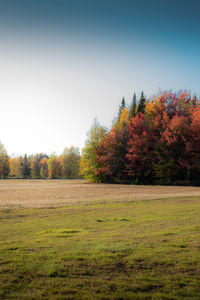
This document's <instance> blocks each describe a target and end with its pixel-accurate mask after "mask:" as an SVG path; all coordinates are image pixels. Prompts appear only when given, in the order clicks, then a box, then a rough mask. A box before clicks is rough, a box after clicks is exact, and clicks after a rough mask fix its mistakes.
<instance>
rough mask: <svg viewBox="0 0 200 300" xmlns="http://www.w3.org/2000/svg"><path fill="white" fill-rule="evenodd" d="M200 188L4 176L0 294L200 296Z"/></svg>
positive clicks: (45, 296)
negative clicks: (5, 178)
mask: <svg viewBox="0 0 200 300" xmlns="http://www.w3.org/2000/svg"><path fill="white" fill-rule="evenodd" d="M199 287H200V188H197V187H162V186H133V185H132V186H131V185H106V184H88V183H87V182H85V181H82V180H2V181H0V299H104V300H105V299H118V300H119V299H183V298H184V299H200V288H199Z"/></svg>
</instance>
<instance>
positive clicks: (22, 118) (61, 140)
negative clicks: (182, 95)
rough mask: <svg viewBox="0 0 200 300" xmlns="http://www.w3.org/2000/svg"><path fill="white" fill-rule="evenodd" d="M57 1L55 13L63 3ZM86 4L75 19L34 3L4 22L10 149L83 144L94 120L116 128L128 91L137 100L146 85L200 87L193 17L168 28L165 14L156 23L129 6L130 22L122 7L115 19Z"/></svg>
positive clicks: (0, 39) (1, 37)
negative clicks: (138, 16)
mask: <svg viewBox="0 0 200 300" xmlns="http://www.w3.org/2000/svg"><path fill="white" fill-rule="evenodd" d="M59 1H61V0H59ZM59 1H58V2H59ZM30 2H32V1H30ZM36 2H37V4H38V6H40V4H39V3H40V2H38V1H36ZM44 2H45V3H48V2H46V1H44ZM50 2H51V1H50ZM111 2H112V1H111ZM154 2H156V1H154ZM170 2H171V1H170ZM11 3H13V7H14V2H13V1H11ZM19 3H21V7H22V8H23V7H25V6H23V5H25V4H24V3H25V2H23V1H22V0H20V1H19ZM52 3H53V2H51V5H52V7H51V9H52V11H51V10H50V8H49V16H51V17H52V15H51V14H52V13H53V12H54V10H55V6H56V4H52ZM60 3H62V5H64V4H63V3H64V2H63V1H61V2H60ZM66 3H71V2H70V1H68V0H66ZM87 3H90V4H91V7H92V9H93V10H92V9H91V10H90V9H88V8H87V7H86V8H85V11H84V13H85V15H84V13H83V15H79V14H78V15H76V14H75V8H74V10H73V9H72V8H71V9H72V10H71V15H70V18H68V19H67V17H66V19H65V18H64V13H63V15H62V14H61V10H58V9H57V11H56V13H55V14H57V15H56V18H57V19H53V18H52V20H50V21H49V19H48V18H47V16H48V12H47V13H46V10H44V11H43V10H42V7H41V12H40V15H37V14H35V15H34V13H33V11H32V9H33V8H29V6H28V4H27V7H26V10H27V11H28V12H30V11H31V17H32V19H31V20H30V21H29V20H27V19H24V20H23V18H22V20H21V19H20V16H19V15H17V13H16V16H15V17H16V18H15V19H14V21H13V23H12V22H9V19H8V21H6V18H5V20H4V21H1V22H3V25H4V27H2V26H1V30H0V83H1V85H0V101H1V102H0V103H1V108H0V109H1V130H0V140H1V142H2V143H3V144H4V146H5V148H6V149H7V151H8V154H9V155H11V154H12V153H16V154H18V155H24V154H25V153H27V154H34V153H38V152H43V153H46V154H49V155H50V154H51V153H52V152H54V151H55V152H56V153H57V154H61V153H62V151H63V150H64V148H65V147H70V146H71V145H73V146H75V147H79V148H82V147H83V146H84V143H85V140H86V138H87V132H88V130H89V128H90V127H91V125H92V123H93V120H94V119H95V118H97V119H98V121H99V122H100V124H102V125H104V126H107V127H109V126H110V125H111V121H112V119H113V118H114V117H115V116H116V114H117V112H118V108H119V105H120V103H121V99H122V97H125V99H126V100H127V102H129V103H130V101H131V100H132V96H133V93H134V92H136V93H137V97H138V98H139V96H140V93H141V91H142V90H144V93H145V95H146V96H151V95H152V94H155V93H157V92H158V90H159V89H161V90H169V89H173V90H174V91H179V90H180V89H189V90H191V92H192V93H196V94H197V95H198V94H199V93H200V86H199V77H200V66H199V65H200V61H199V50H200V43H199V30H198V28H199V27H198V25H199V23H197V24H195V26H196V25H197V26H196V27H194V24H193V23H192V22H193V21H192V20H190V19H189V20H186V21H185V22H187V23H186V25H187V26H186V25H185V26H186V29H185V31H183V30H182V25H183V24H180V27H179V25H177V24H175V23H174V24H172V26H174V27H173V28H172V27H170V28H168V27H167V24H168V23H167V22H168V21H169V19H167V17H166V20H165V23H162V22H161V21H162V20H160V21H159V20H158V21H157V22H158V23H156V24H155V19H154V18H152V20H150V21H152V22H151V27H148V26H147V25H148V24H145V23H144V24H142V26H141V25H140V22H139V21H138V20H136V21H131V20H132V19H131V17H130V16H129V15H128V8H127V11H126V8H124V10H123V11H122V16H121V17H122V20H124V22H122V20H120V18H118V13H119V11H118V10H117V8H116V10H115V11H114V12H113V16H114V17H113V19H112V20H111V21H112V22H111V21H109V18H108V16H109V13H110V12H109V10H108V12H107V11H106V10H103V9H102V11H101V10H100V8H98V10H97V11H95V8H94V7H93V6H92V2H90V1H87ZM127 3H129V5H132V4H130V3H134V1H132V2H130V1H127ZM135 3H137V5H139V4H138V3H139V1H135ZM146 3H147V2H146ZM171 3H172V2H171ZM180 3H181V2H180ZM0 4H1V3H0ZM104 4H105V3H104ZM32 5H33V2H32ZM80 5H81V4H80ZM11 6H12V5H11ZM41 6H42V4H41ZM77 7H78V6H77ZM88 7H90V6H88ZM19 8H20V7H19ZM22 8H21V10H20V9H19V11H20V13H21V14H22V16H23V17H24V18H25V12H26V10H25V11H23V9H22ZM186 8H187V7H186ZM9 9H10V8H9ZM9 9H8V12H9ZM15 9H16V8H15ZM24 9H25V8H24ZM87 9H88V10H87ZM119 9H120V7H119ZM137 9H138V14H140V13H141V11H140V10H139V6H138V8H137ZM137 9H136V11H137ZM13 11H14V12H12V13H13V14H14V13H15V10H13ZM99 11H100V13H99ZM8 12H6V13H8ZM6 13H5V16H6ZM73 13H74V17H73ZM79 13H80V12H79ZM81 13H82V11H81ZM81 13H80V14H81ZM146 13H147V12H146ZM32 14H33V15H32ZM45 14H46V15H45ZM66 14H67V13H66ZM98 14H99V15H98ZM103 14H104V15H105V18H104V19H103V18H102V16H103ZM36 16H37V18H39V20H40V21H41V20H42V22H41V23H40V22H38V19H37V18H36ZM94 16H96V19H97V21H95V22H96V23H95V22H94ZM98 16H99V19H98ZM54 17H55V16H54ZM59 17H61V18H60V19H59ZM62 17H63V19H62ZM79 17H80V19H78V18H79ZM149 18H150V17H149ZM19 20H20V21H19ZM66 20H67V21H66ZM150 21H149V22H150ZM190 21H191V23H190ZM76 22H77V23H76ZM109 22H110V23H109ZM131 22H135V23H133V24H132V23H131ZM159 24H161V25H162V26H161V29H160V27H159ZM194 28H196V31H195V30H194ZM159 30H162V32H159Z"/></svg>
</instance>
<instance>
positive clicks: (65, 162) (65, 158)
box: [62, 146, 80, 178]
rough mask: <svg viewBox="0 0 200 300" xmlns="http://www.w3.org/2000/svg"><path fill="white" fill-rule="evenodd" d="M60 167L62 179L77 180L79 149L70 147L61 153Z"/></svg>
mask: <svg viewBox="0 0 200 300" xmlns="http://www.w3.org/2000/svg"><path fill="white" fill-rule="evenodd" d="M62 167H63V177H64V178H78V177H79V173H80V152H79V148H76V147H74V146H71V147H70V148H65V149H64V151H63V153H62Z"/></svg>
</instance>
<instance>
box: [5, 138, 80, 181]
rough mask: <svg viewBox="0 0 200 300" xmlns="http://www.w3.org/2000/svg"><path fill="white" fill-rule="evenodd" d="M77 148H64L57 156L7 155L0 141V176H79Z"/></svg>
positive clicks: (78, 153)
mask: <svg viewBox="0 0 200 300" xmlns="http://www.w3.org/2000/svg"><path fill="white" fill-rule="evenodd" d="M80 158H81V157H80V151H79V148H76V147H73V146H72V147H70V148H65V149H64V151H63V153H62V154H61V155H59V156H57V155H56V154H54V153H53V154H51V155H50V156H48V155H46V154H44V153H37V154H35V155H29V156H28V155H26V154H25V155H24V156H15V157H9V156H8V154H7V152H6V150H5V147H4V145H3V144H2V143H0V178H38V179H39V178H43V179H45V178H52V179H56V178H57V179H59V178H60V179H62V178H63V179H64V178H66V179H67V178H79V176H80V175H79V173H80Z"/></svg>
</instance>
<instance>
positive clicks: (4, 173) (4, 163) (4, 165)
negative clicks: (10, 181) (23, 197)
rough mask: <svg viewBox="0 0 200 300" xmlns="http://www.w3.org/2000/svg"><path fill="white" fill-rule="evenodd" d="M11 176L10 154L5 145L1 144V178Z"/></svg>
mask: <svg viewBox="0 0 200 300" xmlns="http://www.w3.org/2000/svg"><path fill="white" fill-rule="evenodd" d="M8 174H9V161H8V154H7V152H6V149H5V147H4V145H3V144H2V143H1V142H0V178H7V177H8Z"/></svg>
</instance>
